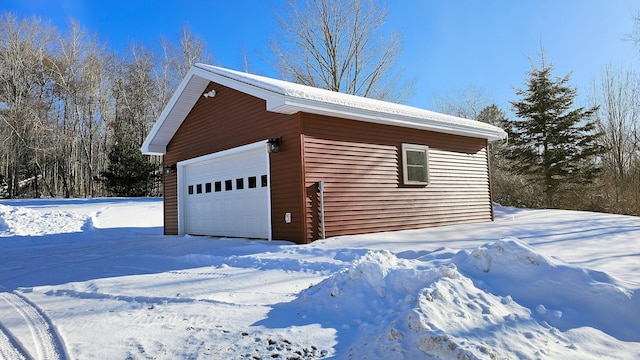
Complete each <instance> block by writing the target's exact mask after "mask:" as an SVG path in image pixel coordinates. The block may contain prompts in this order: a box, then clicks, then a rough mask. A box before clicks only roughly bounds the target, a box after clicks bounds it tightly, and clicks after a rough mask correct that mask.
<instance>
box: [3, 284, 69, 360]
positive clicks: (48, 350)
mask: <svg viewBox="0 0 640 360" xmlns="http://www.w3.org/2000/svg"><path fill="white" fill-rule="evenodd" d="M0 299H2V300H4V301H5V302H6V303H8V304H9V305H11V307H13V308H14V309H15V310H16V312H17V313H18V314H20V316H21V317H22V318H23V319H24V321H25V323H26V324H27V326H28V327H29V331H30V332H31V335H32V336H33V341H34V344H35V350H36V354H32V355H36V357H37V358H38V359H46V360H49V359H50V360H64V359H66V356H65V351H64V346H63V343H62V342H61V341H60V338H59V337H58V335H57V334H56V331H55V329H54V327H53V325H52V324H51V322H50V321H49V320H48V319H47V318H46V316H45V315H44V314H43V313H42V311H41V310H40V309H38V308H37V307H36V306H35V305H34V304H32V303H30V302H29V301H28V300H27V299H25V298H24V297H23V296H21V295H18V294H16V293H13V292H11V293H10V292H2V293H0ZM7 340H8V341H9V342H10V340H9V339H7ZM12 347H13V346H12ZM13 348H14V349H15V347H13Z"/></svg>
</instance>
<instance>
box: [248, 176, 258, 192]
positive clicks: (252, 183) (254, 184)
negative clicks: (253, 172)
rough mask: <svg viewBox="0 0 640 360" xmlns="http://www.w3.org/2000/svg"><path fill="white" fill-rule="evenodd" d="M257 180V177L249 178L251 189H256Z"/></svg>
mask: <svg viewBox="0 0 640 360" xmlns="http://www.w3.org/2000/svg"><path fill="white" fill-rule="evenodd" d="M256 184H257V180H256V177H255V176H249V189H253V188H255V187H256Z"/></svg>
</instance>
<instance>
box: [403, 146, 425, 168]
mask: <svg viewBox="0 0 640 360" xmlns="http://www.w3.org/2000/svg"><path fill="white" fill-rule="evenodd" d="M425 155H426V153H425V152H424V151H413V150H407V165H424V164H425V160H426V159H425V157H426V156H425Z"/></svg>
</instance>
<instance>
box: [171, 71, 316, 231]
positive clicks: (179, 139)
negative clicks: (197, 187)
mask: <svg viewBox="0 0 640 360" xmlns="http://www.w3.org/2000/svg"><path fill="white" fill-rule="evenodd" d="M212 89H214V90H215V91H216V96H215V97H214V98H204V97H201V98H200V99H199V100H198V101H197V102H196V104H195V106H194V107H193V109H192V110H191V112H190V113H189V115H188V116H187V118H186V119H185V121H184V122H183V123H182V125H181V126H180V128H179V129H178V131H177V132H176V134H175V135H174V137H173V138H172V139H171V141H170V143H169V145H168V146H167V153H166V154H165V156H164V164H165V165H172V164H176V163H177V162H179V161H183V160H187V159H192V158H195V157H198V156H202V155H207V154H211V153H215V152H219V151H222V150H227V149H232V148H235V147H238V146H242V145H246V144H251V143H255V142H258V141H263V140H266V139H269V138H275V137H282V139H283V145H282V148H281V151H280V152H279V153H276V154H270V170H271V174H270V181H271V193H272V201H271V208H272V229H273V238H274V239H287V240H292V241H297V242H304V241H305V240H306V238H305V236H304V234H305V230H304V227H305V225H306V224H305V223H304V221H303V218H304V216H303V211H304V210H303V202H302V198H303V195H302V187H301V180H300V179H301V174H302V170H301V153H300V124H299V120H298V116H297V115H282V114H276V113H272V112H267V111H266V104H265V101H264V100H262V99H259V98H255V97H253V96H250V95H247V94H244V93H241V92H239V91H236V90H234V89H231V88H227V87H224V86H221V85H219V84H213V83H212V84H209V86H208V87H207V89H206V90H205V92H208V91H210V90H212ZM175 178H176V176H175V175H169V176H167V177H165V184H164V186H165V232H167V233H168V234H177V233H178V205H177V204H178V203H177V194H178V193H177V181H176V179H175ZM285 212H291V213H292V219H293V221H292V222H291V223H290V224H285V223H284V213H285Z"/></svg>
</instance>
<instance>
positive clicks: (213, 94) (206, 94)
mask: <svg viewBox="0 0 640 360" xmlns="http://www.w3.org/2000/svg"><path fill="white" fill-rule="evenodd" d="M202 96H204V97H206V98H212V97H214V96H216V91H215V90H211V91H209V92H206V93H204V94H202Z"/></svg>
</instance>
